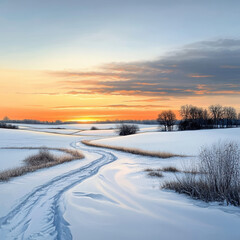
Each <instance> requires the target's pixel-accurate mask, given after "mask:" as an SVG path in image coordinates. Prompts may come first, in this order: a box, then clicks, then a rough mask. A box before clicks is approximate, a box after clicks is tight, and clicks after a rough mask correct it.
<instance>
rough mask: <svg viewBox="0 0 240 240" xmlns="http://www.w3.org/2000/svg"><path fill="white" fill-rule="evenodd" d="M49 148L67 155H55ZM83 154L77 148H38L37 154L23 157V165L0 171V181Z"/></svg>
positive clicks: (80, 157)
mask: <svg viewBox="0 0 240 240" xmlns="http://www.w3.org/2000/svg"><path fill="white" fill-rule="evenodd" d="M5 149H39V148H31V147H30V148H28V147H21V148H12V147H11V148H5ZM49 150H56V151H61V152H64V153H67V155H62V156H57V155H54V154H52V153H50V151H49ZM82 158H84V155H83V154H82V153H81V152H79V151H78V150H74V149H66V148H46V147H43V148H40V150H39V152H38V153H37V154H33V155H31V156H29V157H27V158H26V159H24V163H25V165H24V166H22V167H16V168H12V169H9V170H6V171H3V172H0V181H8V180H9V179H10V178H12V177H17V176H21V175H24V174H26V173H28V172H34V171H36V170H38V169H42V168H48V167H52V166H55V165H58V164H61V163H64V162H69V161H72V160H76V159H82Z"/></svg>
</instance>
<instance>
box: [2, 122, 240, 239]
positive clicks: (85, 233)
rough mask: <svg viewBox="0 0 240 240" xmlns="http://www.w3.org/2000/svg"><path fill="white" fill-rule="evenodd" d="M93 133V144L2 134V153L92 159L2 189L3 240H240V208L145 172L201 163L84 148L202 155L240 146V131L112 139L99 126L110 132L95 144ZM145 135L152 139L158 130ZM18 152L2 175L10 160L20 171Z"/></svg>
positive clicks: (51, 136)
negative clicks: (219, 145)
mask: <svg viewBox="0 0 240 240" xmlns="http://www.w3.org/2000/svg"><path fill="white" fill-rule="evenodd" d="M42 126H44V125H42ZM70 126H71V127H72V125H70ZM26 127H27V126H26ZM61 127H62V125H61ZM90 127H91V126H90ZM90 127H89V128H86V129H85V130H87V131H88V132H89V136H88V132H87V131H86V132H87V134H86V136H80V135H79V136H77V135H61V129H54V131H55V130H56V131H57V133H59V134H55V133H54V134H53V133H45V132H44V131H45V130H47V128H48V127H46V128H44V127H42V130H41V131H43V132H34V129H33V127H32V126H29V128H31V131H29V129H27V130H6V129H2V130H1V129H0V147H39V146H47V147H67V148H70V147H72V148H77V149H80V150H81V151H82V152H83V154H84V155H85V158H84V159H82V160H75V161H72V162H69V163H64V164H62V165H58V166H54V167H52V168H48V169H41V170H38V171H37V172H34V173H29V174H27V175H25V176H21V177H17V178H14V179H12V180H11V181H9V182H7V183H0V192H1V198H0V239H4V240H5V239H49V240H51V239H64V240H68V239H77V240H78V239H90V240H91V239H104V240H105V239H119V240H120V239H138V240H139V239H140V240H141V239H144V240H145V239H163V240H165V239H167V240H168V239H170V240H171V239H174V240H175V239H178V240H181V239H184V240H190V239H199V240H200V239H207V240H208V239H209V240H210V239H218V240H219V239H222V240H223V239H224V240H225V239H231V240H239V239H240V228H239V226H240V209H239V208H237V207H233V206H219V204H217V203H211V204H207V203H203V202H201V201H194V200H191V199H190V198H188V197H186V196H183V195H179V194H176V193H174V192H171V191H166V190H164V191H163V190H160V189H159V185H160V182H161V181H164V180H165V179H170V178H172V177H174V175H173V174H172V173H164V178H161V179H158V178H149V177H147V175H146V172H144V171H143V170H144V169H146V168H159V167H163V166H177V167H181V166H182V165H183V164H194V162H195V161H197V158H196V157H188V158H180V157H176V158H170V159H159V158H152V157H143V156H136V155H131V154H128V153H123V152H119V151H114V150H108V149H99V148H95V147H89V146H84V145H83V144H82V143H81V140H83V139H96V138H98V139H99V140H95V141H96V142H100V143H103V144H112V145H117V144H121V145H120V146H127V147H134V148H141V149H146V150H153V151H169V152H174V153H184V154H190V155H196V154H197V153H198V149H199V147H200V146H201V145H204V144H205V145H207V144H209V143H212V142H216V141H218V140H219V139H222V140H224V139H231V140H232V139H233V140H237V141H239V140H240V138H239V135H240V129H221V130H204V131H193V132H167V133H163V132H151V133H150V132H149V133H140V134H137V135H132V136H128V137H112V136H111V137H110V138H109V137H107V136H109V135H107V134H106V132H105V131H110V130H109V128H108V127H104V126H101V127H98V126H97V127H98V128H99V129H100V128H101V129H102V130H97V131H96V135H95V134H92V136H91V134H90V132H91V131H92V130H91V131H89V129H90ZM144 128H145V129H148V130H147V131H150V129H151V126H149V125H146V126H145V127H144V126H143V127H141V129H144ZM107 129H108V130H107ZM38 130H39V129H38ZM77 130H78V128H77ZM151 130H153V129H151ZM97 132H98V133H97ZM105 137H107V138H106V139H103V138H105ZM1 151H4V154H1ZM8 151H9V155H8V154H7V153H8ZM11 151H13V150H3V149H0V154H1V155H0V159H1V160H0V169H3V168H5V167H6V165H5V163H4V160H3V159H5V160H6V161H8V162H11V163H12V165H11V166H15V165H18V164H21V159H22V157H25V155H26V154H27V152H25V151H26V150H24V152H21V151H23V150H14V151H15V152H14V153H11ZM17 151H19V155H18V154H17ZM31 151H33V150H31ZM20 152H21V154H22V155H21V154H20ZM29 154H32V152H29ZM4 166H5V167H4ZM11 166H10V165H9V167H11Z"/></svg>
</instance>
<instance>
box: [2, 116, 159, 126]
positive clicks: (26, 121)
mask: <svg viewBox="0 0 240 240" xmlns="http://www.w3.org/2000/svg"><path fill="white" fill-rule="evenodd" d="M0 122H2V123H25V124H50V125H51V124H52V125H60V124H76V123H79V122H77V121H71V122H69V121H65V122H64V121H61V120H56V121H40V120H34V119H23V120H11V119H9V118H8V117H5V118H4V119H3V120H2V121H0ZM91 123H99V124H100V123H109V124H110V123H136V124H158V122H157V120H105V121H93V122H91Z"/></svg>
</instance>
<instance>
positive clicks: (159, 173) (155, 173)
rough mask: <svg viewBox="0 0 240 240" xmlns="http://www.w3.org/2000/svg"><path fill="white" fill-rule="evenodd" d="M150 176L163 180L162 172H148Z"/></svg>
mask: <svg viewBox="0 0 240 240" xmlns="http://www.w3.org/2000/svg"><path fill="white" fill-rule="evenodd" d="M148 176H150V177H159V178H162V177H163V174H162V172H161V171H150V172H148Z"/></svg>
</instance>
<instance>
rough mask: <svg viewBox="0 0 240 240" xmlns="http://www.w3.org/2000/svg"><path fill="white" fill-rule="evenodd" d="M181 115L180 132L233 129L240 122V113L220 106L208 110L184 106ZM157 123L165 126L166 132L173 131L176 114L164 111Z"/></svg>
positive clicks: (210, 107) (231, 108)
mask: <svg viewBox="0 0 240 240" xmlns="http://www.w3.org/2000/svg"><path fill="white" fill-rule="evenodd" d="M179 113H180V116H181V117H182V119H181V121H180V122H179V124H178V127H179V130H195V129H204V128H205V129H209V128H220V127H233V126H237V125H239V122H240V113H239V114H238V115H237V112H236V109H235V108H233V107H223V106H221V105H219V104H216V105H211V106H209V107H208V109H203V108H201V107H197V106H193V105H184V106H181V109H180V111H179ZM157 121H158V122H159V124H160V125H163V126H164V129H165V131H167V130H168V131H171V130H172V129H173V126H174V125H175V124H176V121H177V119H176V114H175V113H174V112H173V111H172V110H166V111H162V112H161V113H160V114H159V115H158V119H157Z"/></svg>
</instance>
